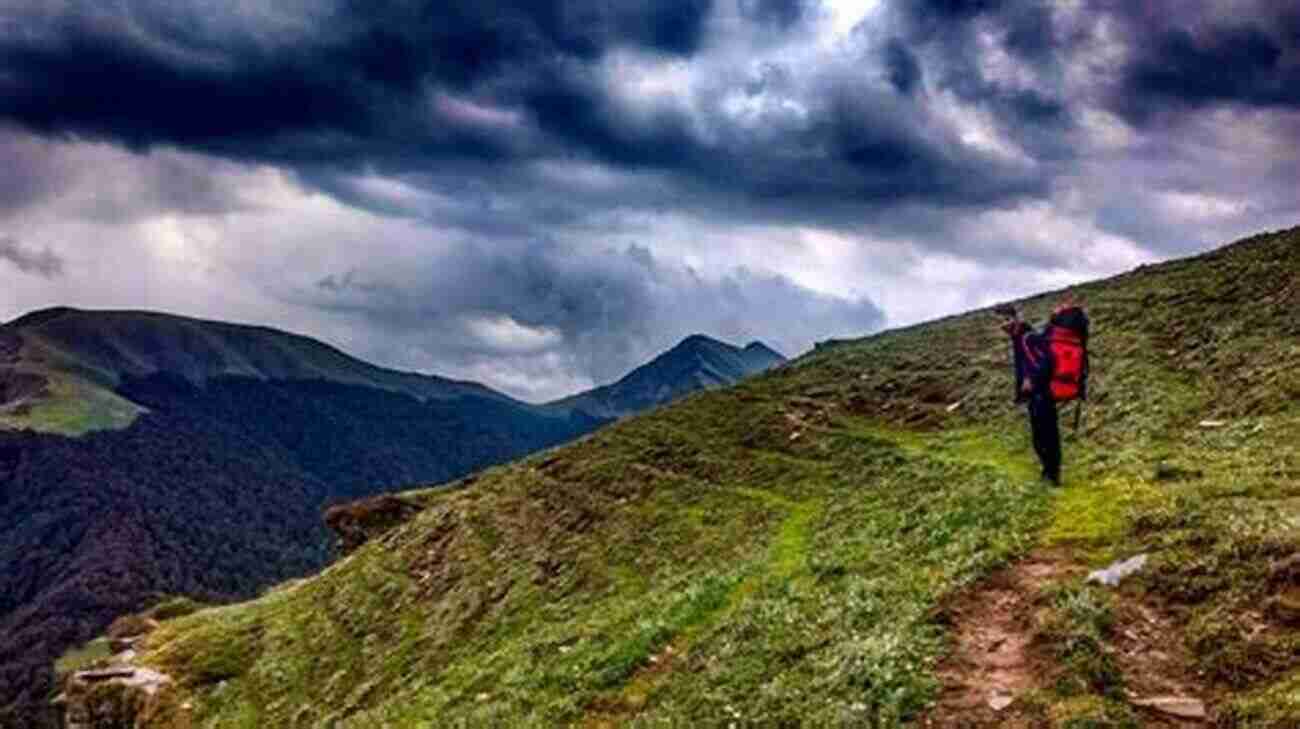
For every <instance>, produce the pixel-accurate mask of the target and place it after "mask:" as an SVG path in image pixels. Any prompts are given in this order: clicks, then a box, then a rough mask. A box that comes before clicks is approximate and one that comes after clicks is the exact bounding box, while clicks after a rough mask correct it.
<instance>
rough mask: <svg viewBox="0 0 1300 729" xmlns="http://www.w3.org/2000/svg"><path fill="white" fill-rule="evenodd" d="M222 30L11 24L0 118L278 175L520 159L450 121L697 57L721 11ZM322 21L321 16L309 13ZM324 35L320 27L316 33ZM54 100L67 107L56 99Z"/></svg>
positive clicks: (399, 6) (566, 10)
mask: <svg viewBox="0 0 1300 729" xmlns="http://www.w3.org/2000/svg"><path fill="white" fill-rule="evenodd" d="M258 7H259V6H257V5H253V4H249V5H246V6H241V10H242V14H241V11H234V12H231V13H228V14H221V15H216V16H214V15H212V14H210V13H203V12H201V11H200V9H199V8H198V7H197V6H193V5H190V4H189V3H172V2H170V1H168V2H163V1H162V0H134V1H132V2H117V3H111V4H110V3H106V4H102V5H100V4H97V5H94V6H89V5H80V4H71V3H70V4H67V5H65V6H63V8H64V9H63V10H62V11H59V10H57V9H56V10H43V9H38V8H36V7H33V8H32V9H29V10H17V9H14V10H9V11H8V14H9V15H10V17H9V18H7V21H8V22H7V24H6V25H7V26H9V27H12V28H15V29H18V28H21V32H16V31H11V32H6V33H4V34H3V36H0V68H4V69H5V73H4V74H2V75H0V115H3V116H4V117H5V118H8V119H11V120H13V121H16V122H18V123H20V124H23V125H25V126H27V127H29V128H31V129H34V130H38V131H41V132H45V133H78V134H89V135H95V136H102V137H106V138H110V139H114V140H118V141H121V142H124V143H126V144H128V145H134V146H138V147H145V146H149V145H152V144H158V143H171V144H177V145H183V146H192V147H196V148H200V149H204V150H208V151H215V152H218V153H223V154H230V155H237V156H240V155H243V156H250V157H257V158H262V159H270V160H284V161H294V160H311V161H318V160H331V159H335V160H339V159H342V160H347V159H354V160H355V159H368V158H371V157H379V158H383V157H385V156H394V157H400V156H405V155H414V156H417V157H418V156H425V157H449V158H456V157H469V158H484V159H494V158H497V157H500V156H502V155H506V154H508V153H509V151H508V148H509V145H508V144H506V143H505V142H502V141H501V140H499V139H496V138H494V137H493V136H492V134H491V133H485V132H483V130H481V129H475V128H474V125H473V124H466V123H465V122H464V121H463V120H457V119H456V118H455V114H452V113H448V112H447V111H446V110H445V109H444V110H439V109H438V108H436V106H435V107H431V106H430V105H429V103H428V101H429V99H428V95H429V93H430V91H431V89H433V90H436V89H438V88H444V89H449V90H454V91H467V90H470V89H472V88H473V87H475V86H476V85H478V84H483V83H488V82H495V81H501V80H502V79H503V78H505V77H509V76H510V75H512V74H515V73H517V72H518V69H521V68H522V69H528V68H530V67H535V66H542V67H544V66H547V65H549V64H551V63H553V62H555V60H556V59H563V58H575V59H580V60H592V59H594V58H596V57H598V56H599V55H600V54H601V53H602V52H603V51H604V50H605V48H607V47H608V46H610V45H614V44H630V45H636V46H641V47H644V48H647V49H649V50H652V51H657V52H662V53H667V54H689V53H691V52H693V51H694V50H695V49H696V48H697V47H698V45H699V43H700V42H701V38H702V23H703V20H704V18H705V16H706V15H707V13H708V10H709V8H710V7H711V2H710V0H670V1H668V2H664V1H662V0H635V1H629V2H623V3H618V4H614V5H611V4H609V3H605V2H597V1H596V0H591V1H590V2H576V3H575V2H559V1H555V2H527V3H505V2H481V1H474V2H467V1H464V0H461V1H457V2H446V3H443V2H404V3H395V4H389V3H370V2H362V1H360V0H337V1H336V2H331V1H329V0H321V2H316V3H305V4H304V3H295V4H288V5H285V6H284V7H282V8H281V7H277V6H276V5H274V4H270V5H268V6H266V7H265V8H264V10H265V13H266V14H268V15H275V14H276V13H293V12H294V11H295V10H297V11H299V12H300V13H301V16H300V17H297V18H294V19H293V20H294V21H295V23H298V24H305V25H310V26H313V29H312V30H310V31H307V32H304V31H303V30H302V29H301V28H298V27H292V28H288V29H280V28H277V27H275V26H274V24H272V25H270V27H262V24H263V23H262V21H263V19H262V18H261V17H260V16H258V15H256V14H254V13H253V11H252V10H250V8H258ZM308 11H311V12H308ZM317 24H319V25H317ZM51 89H58V91H59V92H58V93H50V90H51Z"/></svg>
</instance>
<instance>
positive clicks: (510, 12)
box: [0, 0, 1062, 218]
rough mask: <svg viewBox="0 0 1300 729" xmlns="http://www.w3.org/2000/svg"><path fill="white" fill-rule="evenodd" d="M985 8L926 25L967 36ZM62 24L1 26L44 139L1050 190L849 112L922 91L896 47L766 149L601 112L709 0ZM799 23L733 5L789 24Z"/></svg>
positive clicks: (791, 194) (761, 7) (310, 157)
mask: <svg viewBox="0 0 1300 729" xmlns="http://www.w3.org/2000/svg"><path fill="white" fill-rule="evenodd" d="M985 5H987V4H982V5H980V6H978V7H975V8H972V9H968V10H963V9H961V8H958V7H956V6H953V7H950V8H949V7H945V4H940V6H939V7H940V8H941V9H942V10H943V12H944V13H947V14H950V15H953V16H955V17H959V18H964V17H966V16H967V15H969V14H970V13H974V12H977V11H978V10H980V9H981V8H983V7H985ZM64 7H65V8H66V10H64V11H62V12H58V11H47V12H38V11H30V12H26V13H24V12H21V11H11V12H13V13H14V14H15V17H14V18H13V19H12V21H11V22H12V23H14V24H15V25H22V26H23V27H27V28H30V30H29V31H27V32H23V33H8V34H5V35H3V36H0V67H3V68H5V69H6V73H4V74H0V117H3V118H7V119H9V120H11V121H13V122H16V123H19V124H21V125H24V126H26V127H27V128H29V129H33V130H36V131H38V132H41V133H46V134H84V135H92V136H97V137H102V138H107V139H110V140H116V141H119V142H122V143H125V144H128V145H131V146H133V147H135V148H147V147H150V146H151V145H156V144H173V145H179V146H182V147H188V148H193V149H198V150H201V151H205V152H209V153H214V154H218V155H225V156H231V157H237V158H243V159H255V160H261V161H267V162H272V163H276V164H283V165H289V166H291V167H295V168H297V169H299V170H301V171H303V172H304V173H305V174H304V177H303V179H308V180H312V179H319V180H326V179H329V178H330V177H331V175H334V174H335V172H332V171H339V170H343V171H347V170H361V169H376V170H379V171H381V172H384V173H402V172H410V171H418V170H420V169H428V168H430V167H432V166H438V165H447V164H460V165H477V167H473V168H469V167H467V169H468V170H469V171H470V173H471V174H474V175H486V176H492V175H498V174H500V173H501V172H502V171H504V170H509V169H512V168H514V167H517V166H518V165H519V164H522V163H528V162H530V161H534V160H539V159H586V160H592V161H595V162H598V163H600V164H604V165H609V166H612V167H615V168H625V169H634V170H636V169H646V170H659V171H664V172H667V173H670V174H673V175H675V176H676V177H677V178H678V183H679V184H680V185H682V186H683V189H684V190H688V191H690V193H691V194H692V195H693V196H695V198H696V202H697V203H698V204H702V205H706V206H710V207H712V208H713V209H714V210H726V209H730V210H735V211H736V213H737V214H738V215H748V214H750V212H752V207H753V205H754V204H758V205H761V206H766V205H767V204H768V203H769V202H770V201H772V200H783V201H789V202H790V205H789V206H788V208H787V209H788V210H789V211H792V212H801V213H802V214H804V215H806V216H807V217H809V218H816V217H817V214H818V213H817V208H816V205H813V206H810V205H809V204H808V202H809V201H812V202H814V203H816V204H828V205H830V206H832V207H834V206H836V205H842V204H845V203H846V202H847V201H853V202H854V203H855V204H856V205H857V206H858V207H863V206H866V207H871V206H878V205H883V204H893V203H896V202H898V201H901V200H915V201H922V202H926V203H929V204H934V205H938V206H947V205H958V206H961V205H980V204H986V203H988V202H989V201H991V200H1014V199H1016V198H1020V197H1024V196H1035V195H1042V194H1044V191H1045V190H1046V189H1047V182H1048V179H1047V177H1048V175H1049V172H1048V171H1045V170H1037V171H1032V172H1031V171H1029V170H1027V169H1025V168H1024V167H1023V166H1020V165H1012V164H1008V163H1007V161H1006V160H1002V159H997V158H996V157H993V156H990V155H987V154H984V153H982V152H979V151H976V150H971V149H967V148H965V147H964V145H962V144H961V143H960V141H959V139H958V137H957V135H955V134H953V133H952V132H951V130H948V131H945V130H943V129H941V128H940V126H941V125H940V124H939V123H938V122H937V121H936V118H935V117H934V114H933V111H932V110H931V109H928V108H927V107H926V106H925V105H924V104H921V103H910V104H900V103H895V102H888V101H884V102H882V103H881V105H880V110H868V109H865V108H864V107H863V106H862V104H861V103H860V101H859V100H860V99H864V98H866V99H874V98H878V97H881V96H882V95H883V94H882V92H884V91H888V90H893V89H897V90H901V91H905V92H911V91H913V90H915V88H916V86H917V84H918V83H919V81H920V78H921V65H920V64H919V63H918V62H917V59H916V58H915V57H914V55H913V54H912V53H911V52H910V51H909V50H908V48H907V47H906V46H905V45H903V44H902V43H898V44H896V45H895V46H893V47H892V50H890V51H888V52H887V53H885V54H884V61H883V63H884V64H885V65H886V66H887V68H888V71H887V74H888V78H887V79H886V80H885V82H884V84H875V83H874V82H873V81H872V80H871V76H870V75H864V76H863V77H862V78H859V79H851V78H844V77H842V76H841V77H840V78H837V79H827V80H816V79H813V80H811V81H809V80H804V81H803V82H802V83H803V84H804V86H802V87H800V88H794V89H791V90H790V91H789V93H788V94H787V96H792V97H797V98H804V99H805V100H806V101H807V102H808V103H807V104H806V105H807V106H808V107H809V113H808V115H807V117H806V118H802V119H799V120H797V123H796V121H793V120H790V119H784V120H781V119H773V120H772V121H771V122H770V123H767V124H765V126H764V128H762V129H759V130H755V129H753V128H750V127H748V126H743V125H739V124H738V123H737V122H736V121H735V120H733V119H732V118H731V117H730V116H729V112H726V111H725V110H723V109H722V108H721V107H720V106H719V101H718V99H720V98H721V97H723V96H725V94H726V93H727V92H729V91H730V90H731V89H729V88H719V89H717V91H718V94H716V95H715V96H716V98H712V99H710V98H705V99H701V100H700V105H701V106H702V107H703V109H702V110H698V109H697V110H696V111H695V112H694V114H692V113H688V110H687V109H686V108H684V107H683V106H682V105H680V104H677V103H673V102H671V101H656V100H653V99H635V100H634V101H629V100H627V99H619V98H616V97H615V95H613V94H611V88H610V85H609V82H608V79H607V78H605V77H604V76H603V75H602V73H601V72H600V69H599V62H600V61H601V59H602V58H604V57H605V56H606V54H607V53H609V52H610V51H611V49H615V48H629V47H630V48H639V49H642V50H644V51H647V52H649V53H651V54H659V55H661V56H666V57H672V56H678V57H683V58H687V57H690V56H691V55H692V54H695V53H698V52H699V51H700V50H701V48H702V47H703V46H704V45H705V42H706V39H705V36H704V33H705V30H706V28H707V27H708V22H707V20H708V17H709V13H710V10H711V8H712V7H713V4H712V3H711V2H708V1H707V0H671V1H669V2H664V1H663V0H653V1H652V0H638V1H636V2H632V1H628V2H621V3H608V2H597V1H596V0H590V1H589V2H559V1H558V0H554V1H552V2H527V3H523V2H517V3H515V2H509V3H508V2H465V1H463V0H462V1H458V2H450V3H434V2H406V3H399V4H375V3H363V2H360V1H359V0H358V1H347V2H344V1H343V0H338V1H337V2H325V1H324V0H321V2H315V3H310V2H308V3H296V4H290V5H286V6H284V7H283V8H277V6H275V5H268V6H266V7H267V8H268V10H266V12H267V13H268V14H270V15H272V16H274V17H276V18H278V17H281V16H284V15H289V16H291V20H294V21H295V22H290V23H281V24H277V23H275V22H271V21H269V20H266V19H264V18H261V17H260V16H258V15H255V14H253V13H252V11H251V10H248V8H250V7H252V8H256V7H258V6H256V5H253V4H250V5H247V6H243V5H241V6H240V7H241V8H244V10H243V11H242V12H243V14H240V13H238V12H236V13H231V14H228V15H226V16H221V17H220V18H219V19H214V18H213V17H212V16H209V15H203V14H200V13H199V12H198V10H197V9H196V7H195V6H191V5H190V4H188V3H174V2H162V1H161V0H156V1H146V0H135V1H134V2H119V3H113V4H106V5H102V6H82V5H75V4H69V5H67V6H64ZM807 7H808V6H807V5H806V3H804V2H799V1H796V0H747V1H746V2H745V3H744V4H742V9H743V10H744V11H745V12H747V13H748V14H749V15H750V16H751V17H753V18H754V19H756V20H758V21H760V22H761V23H765V24H774V25H776V26H781V27H789V26H791V25H794V24H797V23H798V21H799V20H800V18H801V17H803V15H804V14H805V13H806V10H807ZM271 9H274V10H271ZM954 22H957V21H954ZM281 25H284V26H285V27H281ZM879 55H880V54H874V57H877V58H878V57H879ZM978 81H979V79H974V80H968V81H967V82H966V87H968V88H969V91H968V92H967V93H968V95H971V96H976V95H978V96H981V97H982V98H984V99H987V100H988V101H989V103H990V104H993V105H994V106H996V107H997V108H999V109H1008V110H1010V111H1009V112H1008V114H1009V115H1010V116H1009V117H1008V127H1009V130H1010V132H1011V133H1013V134H1014V133H1015V132H1016V130H1015V128H1014V127H1015V126H1016V124H1018V123H1019V121H1020V120H1021V119H1024V120H1027V121H1026V123H1042V122H1045V121H1050V120H1052V119H1054V118H1055V117H1058V116H1060V115H1061V114H1062V110H1061V108H1060V107H1059V106H1057V105H1055V104H1056V102H1055V100H1053V99H1050V98H1045V97H1040V96H1038V95H1036V94H1035V93H1034V92H1030V91H1011V90H1007V89H1003V88H1001V87H998V86H996V85H994V84H989V83H984V84H982V85H981V84H980V83H977V82H978ZM738 83H739V84H740V85H742V86H744V85H746V84H749V83H751V82H750V81H742V82H738ZM954 83H956V82H954ZM49 89H60V90H61V93H57V94H51V93H49V92H48V90H49ZM867 125H870V126H867ZM702 128H707V129H709V130H710V133H708V134H703V133H702V132H701V129H702ZM917 130H919V131H917ZM891 180H896V181H897V184H891ZM380 212H384V211H383V210H380Z"/></svg>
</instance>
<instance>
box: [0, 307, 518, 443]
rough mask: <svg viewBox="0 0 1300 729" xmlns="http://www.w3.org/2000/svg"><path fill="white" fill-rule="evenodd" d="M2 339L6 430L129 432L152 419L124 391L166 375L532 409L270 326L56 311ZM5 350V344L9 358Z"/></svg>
mask: <svg viewBox="0 0 1300 729" xmlns="http://www.w3.org/2000/svg"><path fill="white" fill-rule="evenodd" d="M0 331H3V332H4V335H3V337H4V338H5V340H7V341H9V342H10V345H9V347H8V350H9V351H11V352H12V354H11V355H10V356H9V358H8V360H7V361H6V360H5V359H4V358H3V357H2V355H0V385H4V384H5V383H16V382H22V383H25V386H24V387H21V388H19V387H13V386H11V387H9V388H7V389H6V388H5V387H0V427H2V426H5V425H8V426H10V427H28V428H32V429H34V430H38V431H44V432H54V433H62V434H68V435H80V434H82V433H85V432H88V431H90V430H99V429H108V428H121V427H125V426H127V425H129V424H130V423H131V422H133V421H134V420H135V418H136V417H137V416H138V415H139V414H140V412H142V409H141V407H140V405H139V404H138V403H133V402H131V401H129V400H127V399H124V398H122V397H121V395H120V393H118V392H117V391H118V390H119V388H120V387H121V386H122V385H123V383H124V382H126V381H128V380H131V379H140V378H146V377H149V376H151V375H156V374H159V373H165V374H170V375H173V376H176V377H179V378H181V379H183V380H185V381H186V382H189V383H191V384H195V385H202V384H204V383H206V382H208V381H210V380H214V379H217V378H222V377H244V378H249V379H253V380H260V381H319V382H328V383H335V384H341V385H352V386H359V387H371V388H376V389H381V390H387V391H390V392H397V393H404V394H407V395H411V396H412V397H415V398H418V399H420V400H429V399H435V400H448V399H453V398H458V397H483V398H489V399H494V400H498V401H502V402H509V403H512V404H516V405H519V406H521V407H523V403H517V402H516V401H514V400H511V399H510V398H509V397H507V396H505V395H503V394H501V393H499V392H497V391H495V390H492V389H490V388H488V387H485V386H483V385H480V384H478V383H476V382H464V381H459V380H450V379H446V378H442V377H436V376H432V375H421V374H416V373H411V372H399V371H396V370H390V369H385V368H383V367H376V366H375V365H372V364H369V363H367V362H363V361H362V360H359V359H356V358H355V357H351V356H349V355H347V354H344V353H343V352H341V351H339V350H338V349H336V348H334V347H331V346H330V345H328V344H325V343H324V342H320V341H318V340H315V339H311V338H309V337H304V336H301V335H297V334H292V333H289V332H284V331H280V330H277V329H272V328H270V327H262V326H250V325H245V324H231V323H227V322H219V321H208V320H204V319H194V318H190V317H185V316H177V315H175V314H164V313H160V312H151V311H111V310H106V311H87V310H81V309H73V308H69V307H54V308H50V309H42V310H40V311H34V312H31V313H29V314H25V315H23V316H21V317H19V318H17V319H15V320H13V321H11V322H9V323H8V324H5V325H4V326H3V327H2V328H0ZM4 350H5V347H4V345H3V343H2V342H0V351H4Z"/></svg>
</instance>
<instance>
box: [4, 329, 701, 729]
mask: <svg viewBox="0 0 1300 729" xmlns="http://www.w3.org/2000/svg"><path fill="white" fill-rule="evenodd" d="M674 392H676V391H674ZM604 422H606V420H605V419H603V418H600V417H594V416H592V415H589V414H587V413H586V412H584V411H581V410H568V409H564V410H562V409H548V408H545V407H541V406H533V405H528V404H526V403H522V402H518V401H515V400H512V399H511V398H509V397H507V396H505V395H503V394H501V393H498V392H495V391H492V390H489V389H488V388H486V387H483V386H482V385H478V384H475V383H465V382H457V381H453V380H447V379H443V378H437V377H430V376H425V375H417V374H411V373H401V372H394V371H391V370H384V369H381V368H378V367H374V366H372V365H369V364H367V363H365V362H362V361H360V360H356V359H353V358H351V357H348V356H347V355H345V354H343V353H342V352H340V351H338V350H336V349H333V348H332V347H329V346H327V345H324V344H322V343H320V342H316V341H314V340H311V339H307V338H305V337H299V336H296V335H291V334H287V333H284V332H278V331H275V330H271V329H266V328H262V327H248V326H241V325H232V324H224V323H220V322H208V321H202V320H195V319H187V318H184V317H175V316H170V315H164V314H154V313H146V312H90V311H78V310H72V309H49V310H44V311H41V312H35V313H33V314H29V315H27V316H24V317H21V318H19V319H18V320H15V321H14V322H11V323H9V324H8V325H6V326H4V327H0V726H6V727H8V726H24V727H25V726H43V725H49V724H51V723H52V722H53V719H54V716H53V715H52V713H51V711H50V708H49V698H50V692H51V689H52V688H53V674H52V671H51V667H50V663H51V660H52V659H53V658H56V657H58V656H59V655H61V654H62V653H63V652H64V651H66V650H67V649H68V648H69V647H71V646H74V645H77V644H79V643H82V642H84V641H86V640H87V639H89V638H91V637H93V636H95V635H97V634H99V633H100V632H102V631H103V630H104V628H105V626H107V625H108V624H109V622H110V621H112V620H113V619H114V618H116V617H118V616H120V615H123V614H126V613H130V612H132V611H136V610H139V609H141V608H143V607H146V606H147V605H149V604H150V603H151V602H155V601H157V600H158V599H160V598H161V596H164V595H188V596H192V597H195V598H198V599H201V600H204V601H208V602H227V601H230V600H233V599H237V598H247V597H250V596H252V595H254V594H256V592H257V591H258V590H259V589H261V588H264V587H265V586H267V585H269V584H273V583H275V582H279V581H282V580H285V579H289V578H292V577H298V576H301V575H303V574H306V573H308V572H310V571H312V570H316V569H319V568H321V567H322V566H323V565H325V564H326V563H327V561H328V560H329V559H330V557H331V550H330V547H329V542H330V538H329V535H328V533H327V531H326V530H325V528H324V525H323V523H322V521H321V512H322V510H323V509H324V508H325V507H327V506H328V505H330V504H334V503H339V502H346V501H350V500H353V499H358V498H362V497H365V496H369V495H371V494H374V493H377V492H379V491H382V490H385V489H391V488H397V487H400V486H402V485H406V484H413V483H441V482H446V481H450V480H453V479H456V478H458V477H461V476H464V475H465V474H468V473H470V472H472V471H475V470H477V469H480V468H482V467H484V466H488V465H491V464H496V463H502V462H505V461H508V460H511V459H513V458H518V457H520V456H522V455H525V454H527V453H531V452H533V451H536V450H538V449H541V448H545V447H548V446H552V445H555V444H558V443H561V442H564V441H567V440H571V439H573V438H575V437H577V436H579V435H582V434H584V433H588V432H590V431H592V430H594V429H595V428H597V427H598V426H600V425H601V424H603V423H604Z"/></svg>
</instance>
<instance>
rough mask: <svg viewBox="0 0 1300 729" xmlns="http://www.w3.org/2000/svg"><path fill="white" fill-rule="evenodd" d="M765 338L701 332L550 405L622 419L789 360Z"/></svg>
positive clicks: (554, 407) (735, 381)
mask: <svg viewBox="0 0 1300 729" xmlns="http://www.w3.org/2000/svg"><path fill="white" fill-rule="evenodd" d="M785 361H786V360H785V357H784V356H782V355H781V354H780V353H778V352H777V351H775V350H773V349H772V348H771V347H768V346H767V345H766V344H763V343H762V342H751V343H750V344H748V345H746V346H745V347H744V348H743V349H742V348H740V347H736V346H733V345H730V344H727V343H726V342H720V341H718V340H716V339H712V338H710V337H706V336H704V335H701V334H696V335H693V336H690V337H687V338H686V339H683V340H682V341H681V343H680V344H678V345H677V346H676V347H673V348H672V349H670V350H668V351H667V352H664V353H663V354H661V355H659V356H658V357H655V358H654V359H653V360H651V361H650V362H648V363H646V364H644V365H641V366H640V367H638V368H636V369H635V370H633V371H632V372H630V373H628V374H627V376H625V377H623V378H622V379H620V380H618V381H617V382H614V383H612V384H609V385H605V386H603V387H597V388H595V389H594V390H588V391H587V392H584V393H580V394H578V395H574V396H572V397H568V398H564V399H562V400H558V401H556V402H554V403H550V404H549V405H547V406H546V407H548V408H551V409H555V410H561V411H564V410H577V411H581V412H585V413H587V414H588V415H592V416H594V417H599V418H619V417H623V416H625V415H631V414H633V413H639V412H641V411H643V410H648V409H650V408H652V407H654V406H656V405H662V404H664V403H667V402H671V401H673V400H676V399H677V398H679V397H681V396H682V395H686V394H688V393H691V392H695V391H696V390H705V389H712V388H717V387H724V386H726V385H734V384H736V383H737V382H740V381H741V380H743V379H745V378H746V377H749V376H751V375H756V374H758V373H760V372H765V371H767V370H769V369H771V368H773V367H776V366H777V365H780V364H782V363H783V362H785Z"/></svg>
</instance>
